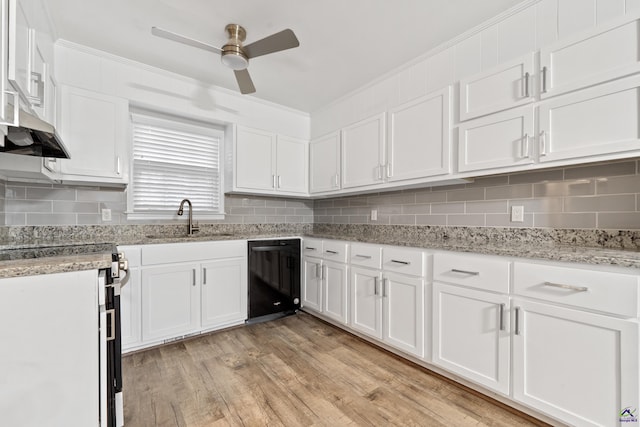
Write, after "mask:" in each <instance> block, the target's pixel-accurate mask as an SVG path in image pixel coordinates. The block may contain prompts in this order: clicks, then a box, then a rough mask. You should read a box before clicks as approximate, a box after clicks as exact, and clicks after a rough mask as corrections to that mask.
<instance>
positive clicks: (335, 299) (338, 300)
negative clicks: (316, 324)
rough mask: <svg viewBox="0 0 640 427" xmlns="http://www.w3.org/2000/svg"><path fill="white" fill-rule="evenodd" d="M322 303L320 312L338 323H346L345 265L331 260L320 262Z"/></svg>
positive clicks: (347, 287) (347, 301)
mask: <svg viewBox="0 0 640 427" xmlns="http://www.w3.org/2000/svg"><path fill="white" fill-rule="evenodd" d="M322 271H323V273H322V277H323V279H324V280H323V291H324V292H323V304H322V313H323V314H324V315H325V316H328V317H330V318H332V319H333V320H336V321H338V322H340V323H345V324H346V323H347V321H348V318H347V306H348V304H349V299H348V294H349V279H348V277H347V265H346V264H342V263H338V262H333V261H323V262H322Z"/></svg>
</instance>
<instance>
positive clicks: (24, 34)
mask: <svg viewBox="0 0 640 427" xmlns="http://www.w3.org/2000/svg"><path fill="white" fill-rule="evenodd" d="M8 28H9V34H8V36H9V39H8V43H9V52H8V53H9V57H8V69H7V73H8V76H7V77H8V79H9V81H10V82H11V84H12V85H13V87H14V88H15V89H16V90H17V91H18V92H19V93H20V94H21V95H22V97H23V99H24V100H25V101H26V100H27V99H28V97H29V89H30V81H31V63H30V60H31V58H30V55H31V45H32V35H33V33H32V31H31V29H30V26H29V20H28V18H27V14H26V12H25V10H24V7H23V5H22V2H20V1H18V0H9V26H8ZM3 31H4V30H3ZM16 102H17V100H16Z"/></svg>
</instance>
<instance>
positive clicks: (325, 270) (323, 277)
mask: <svg viewBox="0 0 640 427" xmlns="http://www.w3.org/2000/svg"><path fill="white" fill-rule="evenodd" d="M327 268H328V267H327V266H326V265H323V266H322V267H321V268H320V272H321V273H322V277H321V279H322V280H324V279H325V278H326V277H327Z"/></svg>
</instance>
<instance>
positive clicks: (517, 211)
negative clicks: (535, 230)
mask: <svg viewBox="0 0 640 427" xmlns="http://www.w3.org/2000/svg"><path fill="white" fill-rule="evenodd" d="M511 222H524V206H511Z"/></svg>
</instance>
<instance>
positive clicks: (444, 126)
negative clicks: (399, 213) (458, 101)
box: [385, 86, 451, 182]
mask: <svg viewBox="0 0 640 427" xmlns="http://www.w3.org/2000/svg"><path fill="white" fill-rule="evenodd" d="M450 99H451V87H450V86H447V87H446V88H444V89H442V90H439V91H437V92H433V93H430V94H428V95H425V96H423V97H420V98H418V99H415V100H413V101H410V102H408V103H406V104H403V105H401V106H399V107H396V108H394V109H393V110H391V111H389V140H388V144H387V161H388V166H387V167H386V171H385V173H386V178H387V180H388V181H389V182H393V181H401V180H405V179H416V178H426V177H430V176H437V175H444V174H447V173H449V172H450V171H451V162H450V159H449V156H450V154H449V153H450V151H451V147H450V139H451V138H450V133H451V121H450V111H449V105H450Z"/></svg>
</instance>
